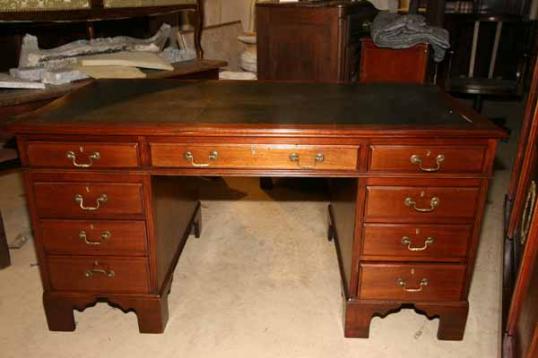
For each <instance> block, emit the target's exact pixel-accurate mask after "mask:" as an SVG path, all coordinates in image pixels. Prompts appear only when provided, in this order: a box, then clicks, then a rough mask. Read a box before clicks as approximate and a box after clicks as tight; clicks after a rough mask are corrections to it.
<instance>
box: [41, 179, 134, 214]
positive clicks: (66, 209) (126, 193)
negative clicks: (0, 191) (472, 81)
mask: <svg viewBox="0 0 538 358" xmlns="http://www.w3.org/2000/svg"><path fill="white" fill-rule="evenodd" d="M34 195H35V202H36V210H37V214H38V215H39V216H40V217H42V218H63V217H66V218H86V217H88V218H91V217H107V216H111V215H112V216H115V215H137V214H138V215H140V214H142V213H143V205H142V184H138V183H126V184H118V183H87V184H84V183H45V182H37V183H34ZM77 196H78V197H79V198H81V199H82V201H76V198H77ZM105 197H106V201H105V200H104V198H105ZM81 206H83V207H84V209H83V208H82V207H81Z"/></svg>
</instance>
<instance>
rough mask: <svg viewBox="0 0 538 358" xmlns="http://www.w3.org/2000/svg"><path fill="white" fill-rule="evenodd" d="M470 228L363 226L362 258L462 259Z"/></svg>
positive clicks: (449, 226)
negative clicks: (363, 256)
mask: <svg viewBox="0 0 538 358" xmlns="http://www.w3.org/2000/svg"><path fill="white" fill-rule="evenodd" d="M471 233H472V226H471V225H409V224H365V225H364V231H363V249H362V254H363V255H365V256H383V257H387V256H396V257H419V258H424V259H426V258H464V257H466V255H467V247H468V242H469V240H470V238H471Z"/></svg>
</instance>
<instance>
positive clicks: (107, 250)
mask: <svg viewBox="0 0 538 358" xmlns="http://www.w3.org/2000/svg"><path fill="white" fill-rule="evenodd" d="M39 230H40V232H41V236H40V237H41V242H42V244H43V247H44V248H45V251H46V252H47V253H49V254H70V255H145V254H147V239H146V224H145V223H144V222H143V221H88V220H86V221H85V220H69V221H68V220H41V221H40V223H39Z"/></svg>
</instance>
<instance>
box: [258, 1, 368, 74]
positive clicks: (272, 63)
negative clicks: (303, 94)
mask: <svg viewBox="0 0 538 358" xmlns="http://www.w3.org/2000/svg"><path fill="white" fill-rule="evenodd" d="M376 14H377V10H376V9H375V8H374V7H373V6H372V5H371V4H370V3H368V2H354V3H341V2H335V3H317V4H316V3H290V4H278V3H260V4H258V5H257V7H256V21H257V36H258V78H259V79H260V80H277V81H313V82H351V81H354V80H356V79H357V77H358V69H359V60H360V39H361V37H363V36H364V35H365V34H367V33H368V31H369V26H370V24H371V21H372V20H373V18H374V17H375V15H376Z"/></svg>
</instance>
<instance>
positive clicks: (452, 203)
mask: <svg viewBox="0 0 538 358" xmlns="http://www.w3.org/2000/svg"><path fill="white" fill-rule="evenodd" d="M479 191H480V190H479V188H466V187H433V186H432V187H430V186H425V187H400V186H368V187H367V201H366V218H367V219H366V220H367V221H384V220H389V221H390V220H393V221H398V222H405V221H421V220H425V221H432V220H438V219H454V220H458V219H459V220H462V219H466V220H468V221H472V220H473V219H474V215H475V214H476V208H477V205H478V202H477V199H478V194H479ZM435 199H437V202H438V205H437V206H435V205H434V204H433V202H434V201H435ZM407 201H410V202H411V205H407V203H406V202H407ZM418 210H425V211H424V212H421V211H418Z"/></svg>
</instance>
